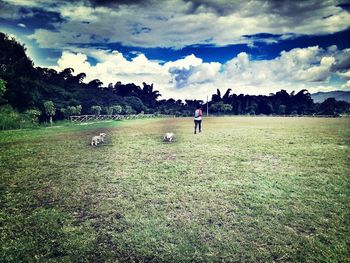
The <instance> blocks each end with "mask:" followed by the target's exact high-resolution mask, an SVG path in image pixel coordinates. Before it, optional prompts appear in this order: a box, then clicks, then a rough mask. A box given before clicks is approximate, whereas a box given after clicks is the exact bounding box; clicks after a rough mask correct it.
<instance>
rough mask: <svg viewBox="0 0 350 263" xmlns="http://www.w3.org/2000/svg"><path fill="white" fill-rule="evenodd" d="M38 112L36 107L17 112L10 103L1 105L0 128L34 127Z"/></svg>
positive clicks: (36, 122)
mask: <svg viewBox="0 0 350 263" xmlns="http://www.w3.org/2000/svg"><path fill="white" fill-rule="evenodd" d="M40 114H41V112H40V111H38V110H36V109H30V110H27V111H25V112H24V113H19V112H18V111H17V110H15V109H14V108H12V106H11V105H3V106H1V107H0V130H11V129H20V128H31V127H34V126H36V125H37V124H38V117H39V116H40Z"/></svg>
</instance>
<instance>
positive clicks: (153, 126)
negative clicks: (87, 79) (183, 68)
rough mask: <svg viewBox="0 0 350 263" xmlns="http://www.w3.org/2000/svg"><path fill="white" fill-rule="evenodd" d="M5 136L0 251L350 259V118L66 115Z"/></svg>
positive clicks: (48, 256)
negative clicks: (197, 119) (170, 136)
mask: <svg viewBox="0 0 350 263" xmlns="http://www.w3.org/2000/svg"><path fill="white" fill-rule="evenodd" d="M166 131H174V132H175V134H176V137H175V141H174V142H173V143H171V144H169V143H164V142H162V134H163V133H164V132H166ZM99 132H105V133H107V137H106V141H105V143H104V144H101V145H99V146H98V147H91V146H89V142H90V138H91V136H92V135H95V134H98V133H99ZM0 149H1V152H0V176H1V181H0V206H1V213H0V231H1V235H0V245H1V248H0V249H1V250H0V261H1V262H18V261H39V262H48V261H53V262H54V261H59V262H70V261H73V262H76V261H80V262H84V261H90V262H98V261H108V262H114V261H115V262H118V261H158V262H159V261H163V262H184V261H185V262H186V261H246V262H256V261H267V262H273V261H277V262H278V261H282V262H284V261H288V262H290V261H292V262H349V258H350V250H349V247H350V212H349V211H350V157H349V156H350V119H348V118H343V119H319V118H274V117H222V118H205V119H204V122H203V132H202V133H201V134H197V135H194V134H193V121H192V119H191V118H179V119H152V120H133V121H122V122H105V123H97V124H92V125H75V126H72V125H68V126H61V127H53V128H41V129H36V130H18V131H17V130H16V131H6V132H0Z"/></svg>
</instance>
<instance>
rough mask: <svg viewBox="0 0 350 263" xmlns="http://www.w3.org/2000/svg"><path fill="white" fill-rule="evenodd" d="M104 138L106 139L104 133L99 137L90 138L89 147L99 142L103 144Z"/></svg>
mask: <svg viewBox="0 0 350 263" xmlns="http://www.w3.org/2000/svg"><path fill="white" fill-rule="evenodd" d="M104 137H106V134H105V133H100V135H98V136H94V137H92V139H91V146H97V144H99V143H100V142H104V140H103V138H104Z"/></svg>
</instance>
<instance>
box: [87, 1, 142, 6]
mask: <svg viewBox="0 0 350 263" xmlns="http://www.w3.org/2000/svg"><path fill="white" fill-rule="evenodd" d="M86 2H87V3H89V4H91V5H92V6H94V7H96V6H105V7H115V6H119V5H144V4H147V3H148V2H149V1H145V0H87V1H86Z"/></svg>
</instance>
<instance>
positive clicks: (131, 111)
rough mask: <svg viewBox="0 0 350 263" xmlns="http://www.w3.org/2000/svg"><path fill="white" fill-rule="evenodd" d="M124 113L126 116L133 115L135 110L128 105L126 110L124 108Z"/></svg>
mask: <svg viewBox="0 0 350 263" xmlns="http://www.w3.org/2000/svg"><path fill="white" fill-rule="evenodd" d="M123 113H124V114H133V113H135V110H134V109H133V108H132V107H131V106H129V105H126V106H125V107H124V108H123Z"/></svg>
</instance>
